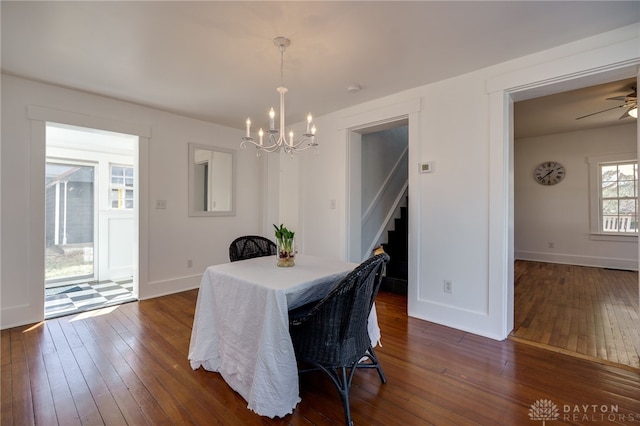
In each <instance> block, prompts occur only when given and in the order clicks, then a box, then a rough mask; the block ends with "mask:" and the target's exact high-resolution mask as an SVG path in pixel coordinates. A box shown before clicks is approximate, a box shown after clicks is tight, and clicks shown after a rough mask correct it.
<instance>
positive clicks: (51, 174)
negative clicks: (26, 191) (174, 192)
mask: <svg viewBox="0 0 640 426" xmlns="http://www.w3.org/2000/svg"><path fill="white" fill-rule="evenodd" d="M137 144H138V137H137V136H132V135H126V134H121V133H114V132H107V131H102V130H97V129H89V128H83V127H77V126H71V125H65V124H60V123H52V122H47V124H46V164H45V182H44V185H45V239H44V240H45V283H44V291H45V318H47V319H48V318H53V317H58V316H62V315H69V314H74V313H78V312H84V311H86V310H91V309H97V308H101V307H104V306H111V305H115V304H120V303H125V302H129V301H133V300H137V298H136V296H135V295H136V294H137V288H136V286H137V284H136V277H135V276H134V270H135V268H134V265H136V264H137V256H136V250H135V246H136V244H137V236H136V234H135V232H134V230H135V229H137V227H138V226H137V225H138V208H137V206H136V198H137V193H138V189H137V187H138V183H137V178H136V176H137V175H138V173H137V170H136V164H137V163H138V162H137V159H136V158H135V157H136V155H137V154H136V153H137Z"/></svg>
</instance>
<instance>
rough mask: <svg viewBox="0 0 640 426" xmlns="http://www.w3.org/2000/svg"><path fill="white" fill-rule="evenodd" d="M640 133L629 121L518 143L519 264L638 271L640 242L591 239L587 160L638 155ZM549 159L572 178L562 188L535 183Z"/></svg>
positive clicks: (517, 210) (568, 177) (516, 203)
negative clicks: (535, 173) (541, 165)
mask: <svg viewBox="0 0 640 426" xmlns="http://www.w3.org/2000/svg"><path fill="white" fill-rule="evenodd" d="M516 125H517V124H516ZM636 133H637V124H636V122H635V120H629V122H628V123H627V124H624V125H619V126H612V127H605V128H600V129H593V130H586V131H579V132H569V133H561V134H555V135H548V136H542V137H533V138H523V139H518V140H516V141H515V167H514V171H515V208H514V211H515V257H516V259H526V260H535V261H543V262H556V263H567V264H576V265H584V266H598V267H610V268H624V269H634V270H637V268H638V242H637V238H633V239H631V240H628V241H611V240H608V241H607V240H602V239H594V238H592V237H591V235H590V232H589V230H590V228H589V227H590V225H589V200H590V197H589V165H588V163H587V161H586V160H587V158H588V157H590V156H597V155H605V154H616V153H635V152H636V144H637V142H636V141H637V136H636ZM549 160H550V161H558V162H559V163H561V164H562V165H563V166H565V169H566V171H567V172H566V177H565V179H564V180H563V181H562V182H560V183H559V184H557V185H553V186H542V185H539V184H537V183H536V182H535V180H534V179H533V170H534V168H535V167H536V166H537V165H538V164H539V163H541V162H543V161H549ZM549 243H553V248H550V247H549Z"/></svg>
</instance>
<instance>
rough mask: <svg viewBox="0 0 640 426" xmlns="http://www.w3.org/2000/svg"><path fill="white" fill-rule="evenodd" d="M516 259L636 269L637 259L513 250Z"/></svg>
mask: <svg viewBox="0 0 640 426" xmlns="http://www.w3.org/2000/svg"><path fill="white" fill-rule="evenodd" d="M514 255H515V258H516V260H531V261H534V262H548V263H561V264H565V265H578V266H591V267H594V268H610V269H624V270H629V271H637V270H638V259H635V260H634V259H615V258H610V257H592V256H577V255H570V254H549V253H538V252H531V251H516V252H514Z"/></svg>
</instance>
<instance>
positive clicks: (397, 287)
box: [380, 277, 408, 296]
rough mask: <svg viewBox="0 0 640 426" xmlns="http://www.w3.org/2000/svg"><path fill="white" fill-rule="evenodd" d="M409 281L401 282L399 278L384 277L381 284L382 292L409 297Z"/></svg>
mask: <svg viewBox="0 0 640 426" xmlns="http://www.w3.org/2000/svg"><path fill="white" fill-rule="evenodd" d="M407 286H408V283H407V280H400V279H397V278H390V277H383V278H382V283H380V290H382V291H387V292H389V293H394V294H401V295H403V296H406V295H407Z"/></svg>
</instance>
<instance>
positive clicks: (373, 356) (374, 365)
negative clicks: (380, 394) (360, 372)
mask: <svg viewBox="0 0 640 426" xmlns="http://www.w3.org/2000/svg"><path fill="white" fill-rule="evenodd" d="M364 356H366V357H367V358H369V359H370V360H371V363H367V362H360V363H358V366H357V367H358V368H375V369H376V370H378V375H379V376H380V381H381V382H382V383H387V378H386V377H385V375H384V372H383V371H382V366H381V365H380V361H378V357H376V353H375V352H374V351H373V348H372V347H371V346H369V349H368V350H367V352H366V353H365V354H364Z"/></svg>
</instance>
